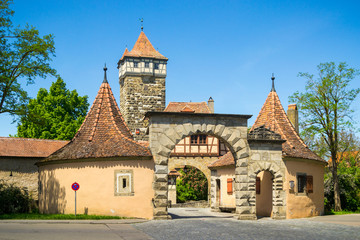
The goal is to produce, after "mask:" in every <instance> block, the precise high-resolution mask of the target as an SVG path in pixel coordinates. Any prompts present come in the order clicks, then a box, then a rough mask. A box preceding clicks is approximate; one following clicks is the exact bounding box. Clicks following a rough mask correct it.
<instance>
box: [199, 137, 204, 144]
mask: <svg viewBox="0 0 360 240" xmlns="http://www.w3.org/2000/svg"><path fill="white" fill-rule="evenodd" d="M199 144H206V135H199Z"/></svg>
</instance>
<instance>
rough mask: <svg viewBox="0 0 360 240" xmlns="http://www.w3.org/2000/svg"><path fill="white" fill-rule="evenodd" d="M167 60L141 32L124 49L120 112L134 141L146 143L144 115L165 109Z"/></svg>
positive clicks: (120, 64) (120, 77) (119, 66)
mask: <svg viewBox="0 0 360 240" xmlns="http://www.w3.org/2000/svg"><path fill="white" fill-rule="evenodd" d="M167 60H168V59H167V58H166V57H164V56H163V55H161V54H160V53H159V52H158V51H156V50H155V48H154V47H153V46H152V44H151V43H150V41H149V39H148V38H147V37H146V35H145V33H144V32H141V33H140V36H139V38H138V40H137V41H136V43H135V45H134V47H133V49H132V50H131V51H128V49H125V52H124V54H123V56H122V57H121V58H120V60H119V62H118V69H119V82H120V110H121V113H122V114H123V116H124V119H125V122H126V124H127V125H128V126H129V128H130V131H131V133H132V135H133V136H134V138H135V140H147V139H148V135H146V125H144V121H143V120H144V115H145V113H146V112H149V111H163V110H164V109H165V78H166V64H167Z"/></svg>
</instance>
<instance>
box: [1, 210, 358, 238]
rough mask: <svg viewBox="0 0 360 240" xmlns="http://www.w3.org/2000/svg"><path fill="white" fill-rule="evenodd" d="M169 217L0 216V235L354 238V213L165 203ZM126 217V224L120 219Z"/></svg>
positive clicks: (42, 236)
mask: <svg viewBox="0 0 360 240" xmlns="http://www.w3.org/2000/svg"><path fill="white" fill-rule="evenodd" d="M169 213H170V214H171V216H172V217H173V220H162V221H147V222H143V223H136V224H133V223H132V221H131V220H112V221H88V222H86V221H0V239H1V240H2V239H15V240H17V239H30V240H31V239H36V240H42V239H50V240H57V239H89V240H92V239H111V240H112V239H166V240H169V239H191V240H197V239H304V240H305V239H306V240H309V239H351V240H356V239H360V214H353V215H343V216H324V217H316V218H309V219H294V220H272V219H270V218H262V219H260V220H257V221H239V220H236V218H234V214H225V213H213V212H211V211H210V210H209V209H199V208H197V209H196V208H186V209H175V208H174V209H169ZM125 223H127V224H125Z"/></svg>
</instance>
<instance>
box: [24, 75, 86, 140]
mask: <svg viewBox="0 0 360 240" xmlns="http://www.w3.org/2000/svg"><path fill="white" fill-rule="evenodd" d="M87 98H88V97H87V96H84V97H81V96H79V95H78V93H77V92H76V90H73V91H69V90H68V89H67V88H66V84H65V83H64V81H63V80H62V79H61V78H58V80H57V81H56V82H54V83H52V85H51V87H50V92H48V91H47V90H46V89H44V88H41V89H40V90H39V92H38V94H37V98H35V99H31V100H30V102H29V104H28V106H27V114H26V115H23V116H22V117H21V118H20V123H19V125H18V132H17V136H18V137H25V138H42V139H59V140H71V139H72V138H73V137H74V135H75V133H76V132H77V130H78V129H79V127H80V126H81V124H82V122H83V121H84V119H85V116H86V112H87V109H88V107H89V103H88V101H87Z"/></svg>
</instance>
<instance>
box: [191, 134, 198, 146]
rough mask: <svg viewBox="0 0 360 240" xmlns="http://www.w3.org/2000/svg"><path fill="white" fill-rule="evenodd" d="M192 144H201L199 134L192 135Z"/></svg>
mask: <svg viewBox="0 0 360 240" xmlns="http://www.w3.org/2000/svg"><path fill="white" fill-rule="evenodd" d="M191 144H199V142H198V135H192V136H191Z"/></svg>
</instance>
